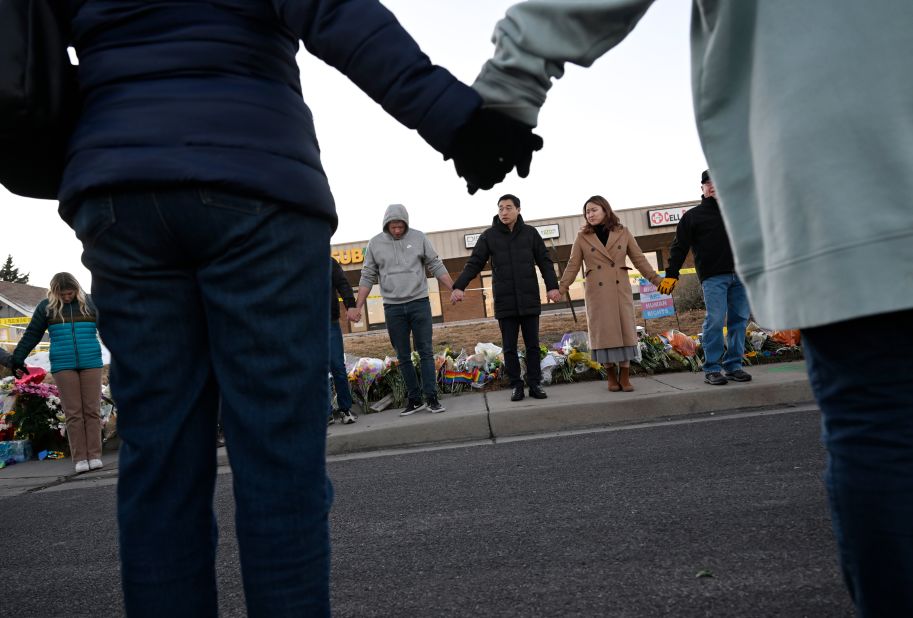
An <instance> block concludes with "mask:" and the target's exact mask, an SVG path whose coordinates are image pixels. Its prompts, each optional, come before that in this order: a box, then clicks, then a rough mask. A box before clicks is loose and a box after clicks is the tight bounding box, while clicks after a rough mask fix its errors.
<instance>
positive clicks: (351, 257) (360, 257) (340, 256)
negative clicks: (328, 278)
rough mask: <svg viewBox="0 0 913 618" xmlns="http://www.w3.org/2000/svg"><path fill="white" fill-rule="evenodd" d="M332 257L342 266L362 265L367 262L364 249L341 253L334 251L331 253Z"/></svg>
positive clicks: (348, 250) (344, 250)
mask: <svg viewBox="0 0 913 618" xmlns="http://www.w3.org/2000/svg"><path fill="white" fill-rule="evenodd" d="M330 256H331V257H332V258H333V259H334V260H336V261H337V262H339V263H340V264H360V263H362V262H364V261H365V252H364V249H361V248H358V247H356V248H354V249H343V250H342V251H339V250H338V249H337V250H336V251H333V252H331V253H330Z"/></svg>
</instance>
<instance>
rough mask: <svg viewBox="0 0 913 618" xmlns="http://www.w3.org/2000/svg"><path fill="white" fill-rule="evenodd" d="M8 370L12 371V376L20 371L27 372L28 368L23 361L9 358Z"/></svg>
mask: <svg viewBox="0 0 913 618" xmlns="http://www.w3.org/2000/svg"><path fill="white" fill-rule="evenodd" d="M10 371H12V372H13V375H14V376H18V375H19V372H20V371H21V372H23V373H28V369H27V368H26V366H25V363H24V362H22V361H21V360H19V359H16V358H11V359H10Z"/></svg>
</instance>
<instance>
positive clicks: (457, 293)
mask: <svg viewBox="0 0 913 618" xmlns="http://www.w3.org/2000/svg"><path fill="white" fill-rule="evenodd" d="M460 302H463V290H457V289H456V288H454V289H453V290H451V291H450V304H451V305H455V304H457V303H460Z"/></svg>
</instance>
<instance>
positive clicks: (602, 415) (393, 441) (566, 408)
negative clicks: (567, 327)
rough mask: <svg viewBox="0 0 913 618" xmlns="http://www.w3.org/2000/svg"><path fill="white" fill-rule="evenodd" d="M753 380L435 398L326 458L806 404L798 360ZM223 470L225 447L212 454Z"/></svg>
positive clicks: (663, 380)
mask: <svg viewBox="0 0 913 618" xmlns="http://www.w3.org/2000/svg"><path fill="white" fill-rule="evenodd" d="M748 371H749V372H750V373H751V374H752V376H753V378H754V379H753V380H752V381H751V382H748V383H743V384H735V383H730V384H727V385H726V386H710V385H709V384H705V383H704V381H703V376H702V375H701V374H693V373H673V374H663V375H658V376H651V377H641V378H634V379H633V380H632V382H633V384H634V387H635V389H636V390H635V391H634V392H633V393H610V392H608V391H607V390H606V385H605V383H604V382H580V383H576V384H562V385H556V386H549V387H547V393H548V399H544V400H537V399H530V398H526V399H525V400H523V401H520V402H512V401H510V394H511V393H510V390H509V389H504V390H499V391H492V392H479V391H469V392H466V393H463V394H460V395H447V396H445V397H443V398H442V399H441V403H443V404H444V405H445V406H446V407H447V411H446V412H445V413H443V414H430V413H428V412H426V411H422V412H418V413H416V414H413V415H412V416H407V417H400V416H399V414H398V413H397V412H398V411H397V410H386V411H384V412H381V413H378V414H363V415H361V416H360V417H359V419H358V422H357V423H355V424H352V425H340V424H334V425H331V426H330V427H329V428H328V430H327V455H329V456H336V457H339V456H344V455H348V454H355V453H364V452H371V451H385V450H393V449H400V448H410V447H417V446H433V445H443V444H459V443H469V442H479V441H491V442H497V440H498V439H499V438H510V437H514V436H524V435H534V434H548V433H561V432H565V431H575V430H586V429H594V428H598V427H605V426H608V425H614V424H619V423H637V422H643V421H649V420H662V419H667V418H673V417H680V416H686V415H693V414H700V413H704V412H720V411H735V410H744V409H750V408H760V407H775V406H788V405H796V404H804V403H808V402H812V401H813V399H814V398H813V396H812V391H811V387H810V385H809V383H808V378H807V377H806V373H805V363H804V362H793V363H779V364H773V365H761V366H756V367H750V368H748ZM117 456H118V452H117V451H114V452H110V451H107V449H106V452H105V454H104V455H103V457H102V459H103V460H104V462H105V467H104V469H103V470H99V471H97V472H90V473H87V474H82V475H78V476H76V475H75V474H74V473H73V467H72V462H70V461H69V460H61V461H43V462H39V461H29V462H25V463H23V464H18V465H16V466H11V467H9V468H5V469H3V470H0V498H3V497H9V496H15V495H20V494H23V493H28V492H31V491H58V490H63V489H65V488H66V487H73V486H76V485H82V486H85V485H93V484H111V483H116V482H117ZM216 456H217V458H218V464H219V466H220V468H221V472H223V473H224V472H228V468H227V466H228V453H227V451H226V449H225V448H224V447H222V448H219V449H218V451H217V454H216Z"/></svg>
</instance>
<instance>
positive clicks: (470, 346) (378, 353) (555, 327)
mask: <svg viewBox="0 0 913 618" xmlns="http://www.w3.org/2000/svg"><path fill="white" fill-rule="evenodd" d="M576 311H577V322H574V318H573V316H572V315H571V312H570V311H564V310H563V311H550V312H548V313H544V314H542V318H541V319H540V321H539V340H540V341H541V342H542V343H544V344H546V345H547V346H551V344H553V343H557V342H558V341H560V340H561V337H562V336H563V335H564V333H568V332H573V331H585V330H586V313H585V312H584V310H583V309H582V308H580V309H577V310H576ZM703 321H704V312H703V311H701V310H695V311H685V312H681V313H679V315H678V321H677V322H676V318H675V317H669V318H659V319H656V320H647V321H646V324H645V323H644V320H638V322H637V323H638V324H639V325H640V326H645V327H646V329H647V333H649V334H651V335H654V334H659V333H662V332H664V331H666V330H669V329H670V328H678V329H679V330H681V331H682V332H684V333H685V334H687V335H696V334H698V333H699V332H701V325H702V324H703ZM487 342H492V343H494V344H496V345H501V331H500V330H499V329H498V322H497V320H494V319H492V318H485V319H480V320H473V321H465V322H451V323H447V324H435V325H434V351H435V352H440V351H441V350H443V349H444V348H445V347H449V348H450V349H452V350H456V351H459V350H461V349H465V350H466V351H467V352H469V353H472V350H474V349H475V346H476V344H477V343H487ZM344 345H345V350H346V354H352V355H355V356H367V357H370V358H384V357H385V356H395V352H394V350H393V346H392V345H390V338H389V337H388V336H387V331H386V330H376V331H370V332H367V333H351V334H348V335H345V336H344Z"/></svg>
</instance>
